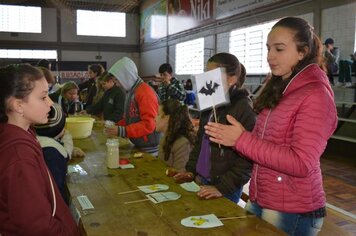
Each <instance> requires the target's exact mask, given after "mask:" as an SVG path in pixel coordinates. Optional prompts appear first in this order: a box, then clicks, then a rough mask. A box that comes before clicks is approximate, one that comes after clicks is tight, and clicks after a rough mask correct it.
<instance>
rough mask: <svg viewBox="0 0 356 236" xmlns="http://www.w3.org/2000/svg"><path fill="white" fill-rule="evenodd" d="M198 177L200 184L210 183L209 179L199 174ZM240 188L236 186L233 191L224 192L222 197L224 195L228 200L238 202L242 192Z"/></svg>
mask: <svg viewBox="0 0 356 236" xmlns="http://www.w3.org/2000/svg"><path fill="white" fill-rule="evenodd" d="M199 179H200V181H201V183H202V184H204V185H211V183H210V180H208V179H206V178H204V177H203V176H200V175H199ZM242 188H243V187H241V188H238V189H236V190H235V192H233V193H230V194H224V197H226V198H227V199H229V200H230V201H233V202H235V203H238V202H239V201H240V197H241V194H242Z"/></svg>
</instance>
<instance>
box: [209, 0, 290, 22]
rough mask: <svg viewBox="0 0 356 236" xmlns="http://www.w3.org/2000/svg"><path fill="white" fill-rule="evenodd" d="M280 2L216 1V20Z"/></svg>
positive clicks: (263, 0) (277, 0)
mask: <svg viewBox="0 0 356 236" xmlns="http://www.w3.org/2000/svg"><path fill="white" fill-rule="evenodd" d="M282 1H283V0H216V19H222V18H225V17H229V16H233V15H237V14H240V13H243V12H246V11H251V10H256V9H258V8H261V7H264V6H267V5H271V4H273V3H276V2H282ZM284 1H285V0H284Z"/></svg>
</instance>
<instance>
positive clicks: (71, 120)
mask: <svg viewBox="0 0 356 236" xmlns="http://www.w3.org/2000/svg"><path fill="white" fill-rule="evenodd" d="M94 121H95V119H93V118H91V117H67V118H66V125H65V128H66V129H67V130H69V132H70V133H71V135H72V136H73V139H81V138H87V137H89V136H90V134H91V131H92V129H93V123H94Z"/></svg>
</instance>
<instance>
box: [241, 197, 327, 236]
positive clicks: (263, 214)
mask: <svg viewBox="0 0 356 236" xmlns="http://www.w3.org/2000/svg"><path fill="white" fill-rule="evenodd" d="M245 209H246V210H247V211H249V212H251V213H253V214H255V215H256V216H257V217H259V218H261V219H263V220H265V221H267V222H268V223H270V224H272V225H274V226H276V227H277V228H279V229H281V230H283V231H284V232H286V233H287V234H288V235H292V236H299V235H300V236H314V235H317V234H318V233H319V231H320V230H321V226H322V225H323V221H324V218H314V217H308V216H303V215H302V214H298V213H284V212H279V211H274V210H270V209H265V208H261V207H260V206H259V205H258V204H257V203H255V202H251V201H248V202H247V204H246V207H245Z"/></svg>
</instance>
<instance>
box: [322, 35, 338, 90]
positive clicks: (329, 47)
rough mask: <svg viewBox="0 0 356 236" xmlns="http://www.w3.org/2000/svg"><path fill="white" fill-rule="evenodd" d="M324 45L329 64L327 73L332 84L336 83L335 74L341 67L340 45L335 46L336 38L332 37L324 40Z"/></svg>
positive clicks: (327, 64)
mask: <svg viewBox="0 0 356 236" xmlns="http://www.w3.org/2000/svg"><path fill="white" fill-rule="evenodd" d="M324 45H325V51H324V58H325V63H326V66H327V74H328V78H329V82H330V84H331V85H334V74H335V73H336V72H337V71H338V69H339V66H338V63H339V57H340V50H339V48H338V47H335V46H334V40H333V39H332V38H327V39H326V40H325V42H324Z"/></svg>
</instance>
